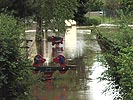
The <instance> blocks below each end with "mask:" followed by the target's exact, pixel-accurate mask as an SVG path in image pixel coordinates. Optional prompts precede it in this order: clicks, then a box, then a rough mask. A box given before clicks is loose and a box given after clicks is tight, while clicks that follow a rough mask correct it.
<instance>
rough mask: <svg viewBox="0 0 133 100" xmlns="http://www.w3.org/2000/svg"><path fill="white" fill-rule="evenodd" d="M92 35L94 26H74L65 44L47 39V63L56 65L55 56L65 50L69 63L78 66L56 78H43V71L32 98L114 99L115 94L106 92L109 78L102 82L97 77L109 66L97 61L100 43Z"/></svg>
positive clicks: (69, 29) (62, 99) (60, 99)
mask: <svg viewBox="0 0 133 100" xmlns="http://www.w3.org/2000/svg"><path fill="white" fill-rule="evenodd" d="M89 35H90V30H87V29H80V28H76V26H72V27H69V28H68V29H67V30H66V34H65V36H64V41H63V44H60V45H58V46H52V44H51V42H45V44H44V46H45V52H44V53H45V54H44V57H45V58H46V63H45V64H46V66H50V65H51V64H52V65H53V64H54V63H51V62H52V61H53V58H54V57H56V56H57V55H59V54H63V55H64V56H65V57H66V62H67V64H68V65H76V66H77V67H76V70H68V71H67V72H66V73H65V74H61V73H60V72H59V71H56V72H54V74H53V77H54V79H52V80H47V81H44V80H42V79H43V74H42V73H41V74H42V75H41V77H40V76H38V77H39V79H38V80H37V81H36V83H35V84H34V85H33V87H32V93H31V95H32V99H31V100H113V99H112V96H111V95H105V94H102V91H103V90H104V89H105V86H106V83H107V82H98V81H99V80H98V79H97V78H98V77H99V76H100V75H101V73H102V72H103V71H104V70H105V68H104V67H103V66H102V64H101V63H100V62H98V61H97V58H98V57H100V56H101V54H100V47H99V46H98V44H97V42H96V41H95V40H94V39H95V37H93V39H92V38H91V39H92V40H91V39H90V40H89V38H88V39H87V37H88V36H89ZM60 47H62V48H63V51H62V50H61V49H60ZM52 48H57V49H58V50H57V49H52ZM55 65H57V64H55ZM57 66H58V65H57Z"/></svg>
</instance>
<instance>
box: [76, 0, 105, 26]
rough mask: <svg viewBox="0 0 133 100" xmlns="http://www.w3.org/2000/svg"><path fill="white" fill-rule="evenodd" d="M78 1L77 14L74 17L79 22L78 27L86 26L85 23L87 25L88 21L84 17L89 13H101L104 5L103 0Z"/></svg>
mask: <svg viewBox="0 0 133 100" xmlns="http://www.w3.org/2000/svg"><path fill="white" fill-rule="evenodd" d="M77 1H78V6H77V12H76V13H75V16H74V20H75V21H76V22H77V25H84V23H86V21H87V19H86V18H85V16H84V15H85V14H86V13H87V12H91V11H100V10H101V9H102V5H103V2H102V1H101V0H77ZM90 23H92V22H90ZM94 24H95V23H94ZM86 25H89V24H86Z"/></svg>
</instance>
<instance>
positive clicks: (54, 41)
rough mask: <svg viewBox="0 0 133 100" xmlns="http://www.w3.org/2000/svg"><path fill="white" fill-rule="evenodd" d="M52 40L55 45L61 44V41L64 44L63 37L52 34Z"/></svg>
mask: <svg viewBox="0 0 133 100" xmlns="http://www.w3.org/2000/svg"><path fill="white" fill-rule="evenodd" d="M51 42H52V45H55V44H57V45H59V44H60V43H61V44H63V38H61V37H55V36H52V37H51Z"/></svg>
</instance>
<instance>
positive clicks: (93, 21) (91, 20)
mask: <svg viewBox="0 0 133 100" xmlns="http://www.w3.org/2000/svg"><path fill="white" fill-rule="evenodd" d="M100 23H101V20H99V19H94V18H88V17H83V18H82V19H80V23H79V25H83V26H92V25H99V24H100Z"/></svg>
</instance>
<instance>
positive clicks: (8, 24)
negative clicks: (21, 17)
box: [0, 14, 29, 100]
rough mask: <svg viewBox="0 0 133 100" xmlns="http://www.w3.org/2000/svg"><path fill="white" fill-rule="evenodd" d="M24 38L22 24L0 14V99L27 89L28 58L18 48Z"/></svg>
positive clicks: (13, 98)
mask: <svg viewBox="0 0 133 100" xmlns="http://www.w3.org/2000/svg"><path fill="white" fill-rule="evenodd" d="M24 40H25V39H24V26H23V25H22V24H21V25H20V24H18V21H17V20H16V19H15V18H13V17H12V16H8V15H4V14H0V65H1V66H0V100H15V99H16V98H18V96H22V97H24V92H26V91H27V88H28V84H27V79H25V78H26V77H27V78H28V68H27V66H29V60H28V59H27V58H26V56H25V54H26V52H25V50H24V49H22V48H20V47H21V46H22V44H23V42H24Z"/></svg>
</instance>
